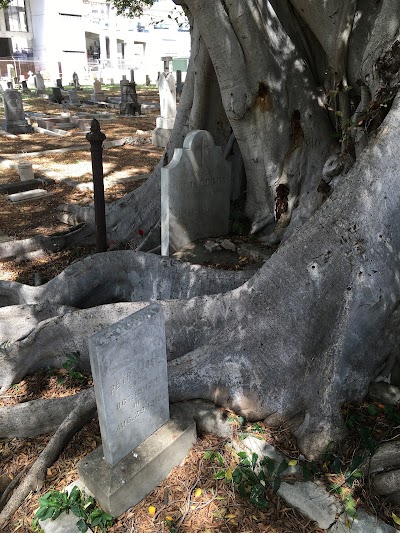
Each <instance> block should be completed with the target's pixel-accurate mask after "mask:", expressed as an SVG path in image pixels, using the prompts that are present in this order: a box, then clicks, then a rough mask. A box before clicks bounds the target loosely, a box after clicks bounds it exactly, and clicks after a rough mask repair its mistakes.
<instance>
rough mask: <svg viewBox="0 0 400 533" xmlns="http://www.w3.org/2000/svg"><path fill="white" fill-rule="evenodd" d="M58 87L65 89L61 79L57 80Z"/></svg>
mask: <svg viewBox="0 0 400 533" xmlns="http://www.w3.org/2000/svg"><path fill="white" fill-rule="evenodd" d="M56 86H57V87H59V88H60V89H64V87H63V84H62V80H61V78H58V79H56Z"/></svg>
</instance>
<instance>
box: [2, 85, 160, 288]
mask: <svg viewBox="0 0 400 533" xmlns="http://www.w3.org/2000/svg"><path fill="white" fill-rule="evenodd" d="M142 93H144V94H141V92H139V94H140V99H141V101H144V102H145V101H154V100H157V92H156V91H155V90H145V91H142ZM110 94H113V92H110ZM115 94H117V93H116V92H115ZM24 109H25V111H26V112H42V113H46V115H47V114H48V115H54V116H56V115H59V114H60V112H62V111H63V109H62V107H61V106H60V105H57V104H52V103H50V102H48V101H46V100H42V99H38V98H36V97H33V96H32V97H25V98H24ZM76 111H80V112H82V111H88V112H92V113H93V112H94V111H97V108H93V106H82V107H81V108H74V109H73V110H72V112H76ZM113 111H114V110H113ZM1 113H2V110H0V120H1V119H2V118H3V117H2V116H1ZM156 115H157V112H156V111H151V112H149V113H148V114H146V115H144V116H142V117H118V120H115V121H112V122H109V123H107V124H106V126H105V127H104V128H103V131H104V133H105V134H106V136H107V142H108V141H114V140H119V139H128V142H129V143H131V144H125V145H124V146H119V147H118V146H117V147H112V148H106V149H104V152H103V160H104V177H105V180H106V182H107V181H108V180H109V181H110V183H109V184H108V185H106V188H105V201H106V202H112V201H114V200H116V199H118V198H120V197H122V196H123V195H125V194H126V193H128V192H130V191H132V190H133V189H135V188H136V187H138V186H140V185H141V183H143V181H144V180H145V179H146V178H147V175H148V174H149V173H150V172H151V170H152V169H153V168H154V166H155V165H156V164H157V163H158V161H159V159H160V156H161V154H162V149H160V148H157V147H154V146H152V144H151V130H152V129H153V128H154V124H155V118H156ZM137 132H138V133H137ZM70 146H81V147H82V148H81V149H77V150H73V151H66V152H64V153H59V152H55V153H54V152H52V150H59V149H63V148H67V147H70ZM43 152H45V153H43ZM29 153H35V155H32V156H28V154H29ZM21 154H22V155H23V157H22V158H21V159H19V156H20V155H21ZM20 160H24V161H26V160H29V161H30V162H31V163H32V164H33V170H34V173H35V177H38V178H40V177H43V176H44V175H47V176H49V175H51V176H54V178H55V183H54V184H53V185H47V186H45V189H46V190H47V192H48V195H47V196H46V197H44V198H43V197H42V198H38V199H36V200H30V201H29V202H21V203H18V204H11V202H9V201H8V200H7V199H6V197H5V195H4V194H2V195H0V229H1V231H2V232H3V233H5V234H6V235H7V236H9V237H10V238H13V239H26V238H29V237H34V236H35V235H50V234H54V233H57V232H61V231H66V229H68V226H67V225H66V224H63V223H62V222H60V220H59V211H58V207H59V206H60V205H61V204H64V203H74V204H79V205H85V204H89V203H91V202H93V191H92V189H90V186H91V182H92V174H91V158H90V144H89V142H88V141H87V140H86V139H85V132H84V131H82V130H79V129H78V128H74V129H72V130H69V131H68V132H66V135H64V136H59V137H58V136H52V135H50V134H43V133H32V134H24V135H19V136H16V137H7V136H4V135H2V136H0V165H1V166H0V185H1V184H5V183H10V182H15V181H19V177H18V171H17V169H16V168H9V166H8V165H7V163H8V162H9V161H20ZM126 176H129V177H132V178H133V179H131V180H129V181H128V180H123V178H125V177H126ZM63 178H64V179H67V180H69V183H70V184H71V183H72V184H75V185H77V186H78V188H76V187H72V186H71V185H68V184H66V183H65V182H63V181H62V180H63ZM121 178H122V179H121ZM120 179H121V181H120ZM86 184H87V185H88V186H89V188H87V187H86ZM93 251H94V247H93V246H88V247H78V248H76V249H74V250H65V251H62V252H59V253H56V254H53V255H51V257H50V256H48V257H41V258H40V259H32V260H30V261H18V262H15V261H12V262H8V263H3V264H1V265H0V276H1V279H4V280H9V281H11V280H15V281H20V282H22V283H28V284H29V283H32V282H33V277H32V273H33V272H35V273H36V274H37V275H40V276H41V279H42V281H43V282H44V281H47V280H48V279H50V278H51V277H53V276H54V275H56V274H57V273H59V272H60V271H62V270H63V269H64V268H65V267H66V266H67V265H68V264H70V263H71V262H72V261H73V260H75V259H77V258H78V257H81V256H82V255H87V254H89V253H92V252H93Z"/></svg>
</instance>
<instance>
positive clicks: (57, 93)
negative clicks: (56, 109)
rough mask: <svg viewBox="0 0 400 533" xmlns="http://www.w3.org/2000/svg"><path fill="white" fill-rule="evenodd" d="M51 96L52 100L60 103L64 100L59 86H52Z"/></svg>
mask: <svg viewBox="0 0 400 533" xmlns="http://www.w3.org/2000/svg"><path fill="white" fill-rule="evenodd" d="M52 92H53V96H52V98H51V100H52V102H55V103H57V104H62V103H63V101H64V96H63V94H62V92H61V89H60V87H52Z"/></svg>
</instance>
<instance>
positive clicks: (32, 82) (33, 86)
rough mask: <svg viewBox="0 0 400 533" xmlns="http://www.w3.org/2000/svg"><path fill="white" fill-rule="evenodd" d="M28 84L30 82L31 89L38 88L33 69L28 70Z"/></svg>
mask: <svg viewBox="0 0 400 533" xmlns="http://www.w3.org/2000/svg"><path fill="white" fill-rule="evenodd" d="M27 84H28V87H29V88H30V89H35V88H36V84H35V76H34V75H33V72H32V71H31V70H30V71H29V72H28V80H27Z"/></svg>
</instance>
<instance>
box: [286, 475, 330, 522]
mask: <svg viewBox="0 0 400 533" xmlns="http://www.w3.org/2000/svg"><path fill="white" fill-rule="evenodd" d="M278 494H279V496H282V498H283V499H284V500H285V501H286V502H287V503H288V504H289V505H291V506H292V507H293V508H294V509H297V511H299V512H300V513H302V514H303V515H304V516H307V517H308V518H310V519H311V520H313V521H314V522H316V523H317V524H318V526H319V527H320V528H321V529H327V528H329V527H330V526H331V525H332V524H333V523H334V522H335V519H336V514H337V512H338V505H337V500H336V498H335V497H334V496H333V495H332V494H329V492H328V491H327V490H326V489H325V488H324V487H322V486H321V487H320V486H318V485H316V484H315V483H312V482H311V481H304V482H297V483H294V484H290V483H285V482H283V483H281V486H280V488H279V490H278Z"/></svg>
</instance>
